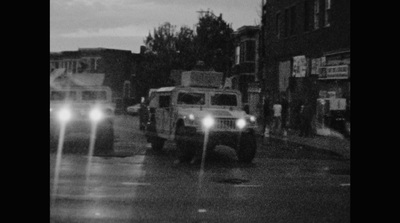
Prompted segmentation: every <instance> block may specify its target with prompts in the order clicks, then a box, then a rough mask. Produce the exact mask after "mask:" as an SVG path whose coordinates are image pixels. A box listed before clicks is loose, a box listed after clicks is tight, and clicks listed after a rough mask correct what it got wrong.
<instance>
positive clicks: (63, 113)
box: [58, 108, 72, 122]
mask: <svg viewBox="0 0 400 223" xmlns="http://www.w3.org/2000/svg"><path fill="white" fill-rule="evenodd" d="M71 116H72V115H71V111H70V110H69V109H68V108H63V109H61V110H60V111H59V112H58V118H59V119H60V121H63V122H67V121H69V120H70V119H71Z"/></svg>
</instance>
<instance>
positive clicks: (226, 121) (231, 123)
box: [215, 118, 236, 129]
mask: <svg viewBox="0 0 400 223" xmlns="http://www.w3.org/2000/svg"><path fill="white" fill-rule="evenodd" d="M215 128H216V129H236V119H233V118H217V119H216V120H215Z"/></svg>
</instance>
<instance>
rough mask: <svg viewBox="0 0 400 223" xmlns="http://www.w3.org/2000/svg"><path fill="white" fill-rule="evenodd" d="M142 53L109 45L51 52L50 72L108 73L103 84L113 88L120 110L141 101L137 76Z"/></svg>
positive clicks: (115, 100) (105, 74)
mask: <svg viewBox="0 0 400 223" xmlns="http://www.w3.org/2000/svg"><path fill="white" fill-rule="evenodd" d="M140 58H141V57H140V54H133V53H132V52H131V51H127V50H116V49H106V48H80V49H78V50H77V51H63V52H51V53H50V72H52V71H53V70H54V69H58V68H65V71H66V73H69V74H79V73H87V74H99V75H104V81H103V85H105V86H108V87H110V88H111V89H112V93H113V100H114V102H115V103H116V105H117V109H122V110H123V109H124V108H125V107H126V106H127V105H130V104H132V103H133V102H135V101H137V100H139V99H138V98H137V95H136V89H137V87H136V84H135V77H136V75H137V72H138V70H137V65H138V63H139V62H140Z"/></svg>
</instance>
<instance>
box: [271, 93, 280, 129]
mask: <svg viewBox="0 0 400 223" xmlns="http://www.w3.org/2000/svg"><path fill="white" fill-rule="evenodd" d="M272 111H273V112H274V117H273V123H272V133H273V134H278V133H280V131H281V125H282V105H281V103H280V102H279V100H276V101H275V103H274V105H273V106H272Z"/></svg>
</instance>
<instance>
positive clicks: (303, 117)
mask: <svg viewBox="0 0 400 223" xmlns="http://www.w3.org/2000/svg"><path fill="white" fill-rule="evenodd" d="M263 106H264V107H263V110H264V126H263V127H264V128H263V129H264V130H266V129H268V130H270V131H269V132H270V134H273V135H284V136H285V135H286V134H287V130H288V123H289V120H288V117H289V101H288V100H287V98H286V95H284V94H283V95H281V96H280V97H276V98H272V99H271V98H270V97H269V96H266V97H265V98H264V102H263ZM293 111H294V115H295V116H297V117H298V123H297V124H298V126H297V127H298V128H299V129H300V134H299V136H304V137H310V136H311V135H312V127H311V123H312V118H313V110H312V106H311V104H310V102H309V101H308V100H306V101H304V102H300V103H299V105H298V106H295V108H294V110H293Z"/></svg>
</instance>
